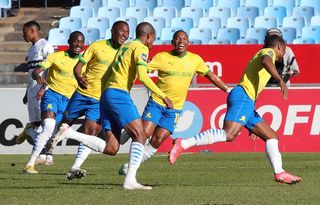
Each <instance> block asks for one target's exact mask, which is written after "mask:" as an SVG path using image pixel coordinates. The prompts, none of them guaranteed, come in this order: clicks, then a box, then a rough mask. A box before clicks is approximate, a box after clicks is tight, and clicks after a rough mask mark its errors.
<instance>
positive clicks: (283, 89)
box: [261, 55, 288, 99]
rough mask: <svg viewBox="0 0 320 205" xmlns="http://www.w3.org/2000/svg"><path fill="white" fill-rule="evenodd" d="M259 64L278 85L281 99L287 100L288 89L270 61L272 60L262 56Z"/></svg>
mask: <svg viewBox="0 0 320 205" xmlns="http://www.w3.org/2000/svg"><path fill="white" fill-rule="evenodd" d="M261 64H262V66H263V67H264V68H265V69H266V70H267V71H268V72H269V73H270V75H271V76H272V77H273V78H274V79H275V80H276V81H277V82H278V83H279V86H280V88H281V93H282V95H283V98H284V99H288V88H287V86H286V84H285V82H284V81H283V80H282V78H281V76H280V75H279V73H278V71H277V68H276V66H275V65H274V63H273V61H272V58H271V57H270V56H268V55H264V56H262V57H261Z"/></svg>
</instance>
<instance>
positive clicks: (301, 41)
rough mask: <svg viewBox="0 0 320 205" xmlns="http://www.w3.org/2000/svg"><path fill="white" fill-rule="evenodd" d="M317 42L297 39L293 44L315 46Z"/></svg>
mask: <svg viewBox="0 0 320 205" xmlns="http://www.w3.org/2000/svg"><path fill="white" fill-rule="evenodd" d="M315 43H316V41H315V40H314V39H312V38H296V39H294V40H293V44H315Z"/></svg>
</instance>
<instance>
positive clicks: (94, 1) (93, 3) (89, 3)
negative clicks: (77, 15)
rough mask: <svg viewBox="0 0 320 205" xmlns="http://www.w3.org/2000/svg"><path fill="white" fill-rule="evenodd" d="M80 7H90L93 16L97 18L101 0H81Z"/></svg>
mask: <svg viewBox="0 0 320 205" xmlns="http://www.w3.org/2000/svg"><path fill="white" fill-rule="evenodd" d="M80 6H83V7H92V8H93V10H94V16H97V15H98V10H99V8H100V7H102V0H81V1H80Z"/></svg>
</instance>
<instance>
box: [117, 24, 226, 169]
mask: <svg viewBox="0 0 320 205" xmlns="http://www.w3.org/2000/svg"><path fill="white" fill-rule="evenodd" d="M172 45H173V47H174V50H172V51H167V52H160V53H158V54H156V55H155V56H154V57H153V58H152V61H151V62H150V63H149V64H148V68H149V70H150V71H158V83H157V86H158V87H159V88H160V89H161V90H162V91H163V92H164V93H165V94H166V95H167V96H168V97H169V98H170V99H171V100H172V103H173V105H174V109H168V108H167V107H166V105H165V104H164V103H163V102H162V100H161V98H159V97H158V96H157V95H155V94H154V93H153V94H152V95H151V96H150V98H149V101H148V103H147V105H146V107H145V109H144V112H143V114H142V123H143V127H144V130H145V133H146V134H147V136H151V139H150V141H148V142H146V144H145V146H144V154H143V158H142V161H145V160H147V159H149V158H150V157H152V156H153V155H154V154H155V153H156V152H157V149H158V148H159V147H160V145H161V144H162V142H163V141H164V140H166V139H167V138H168V137H169V136H170V135H171V134H172V133H173V131H174V127H175V125H176V123H177V121H178V118H179V116H180V114H181V110H182V108H183V105H184V102H185V100H186V97H187V92H188V88H189V85H190V82H191V80H192V78H193V76H194V74H195V73H198V74H200V75H204V76H205V77H206V78H208V79H209V80H210V81H211V82H212V83H213V84H214V85H216V86H218V87H219V88H220V89H221V90H224V91H225V92H228V91H230V90H231V89H229V88H228V87H227V86H226V85H225V84H224V82H223V81H222V80H221V79H220V78H219V77H218V76H216V75H215V74H214V73H213V72H211V71H210V69H209V68H208V67H207V66H206V64H205V63H204V61H203V60H202V58H201V57H200V56H199V55H197V54H194V53H191V52H188V51H187V48H188V46H189V45H190V42H189V38H188V34H187V33H186V32H185V31H182V30H179V31H176V32H175V33H174V35H173V38H172ZM127 167H128V164H124V165H123V166H122V167H121V168H120V170H119V174H120V175H125V174H126V173H127Z"/></svg>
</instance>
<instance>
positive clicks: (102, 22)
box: [87, 17, 110, 39]
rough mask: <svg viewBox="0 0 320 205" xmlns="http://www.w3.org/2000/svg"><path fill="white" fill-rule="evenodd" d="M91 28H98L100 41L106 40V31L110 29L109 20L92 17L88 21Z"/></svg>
mask: <svg viewBox="0 0 320 205" xmlns="http://www.w3.org/2000/svg"><path fill="white" fill-rule="evenodd" d="M87 25H89V26H90V28H97V29H99V31H100V35H99V37H100V39H103V38H104V35H105V34H106V30H107V29H108V28H109V27H110V23H109V19H108V18H106V17H91V18H89V19H88V24H87Z"/></svg>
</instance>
